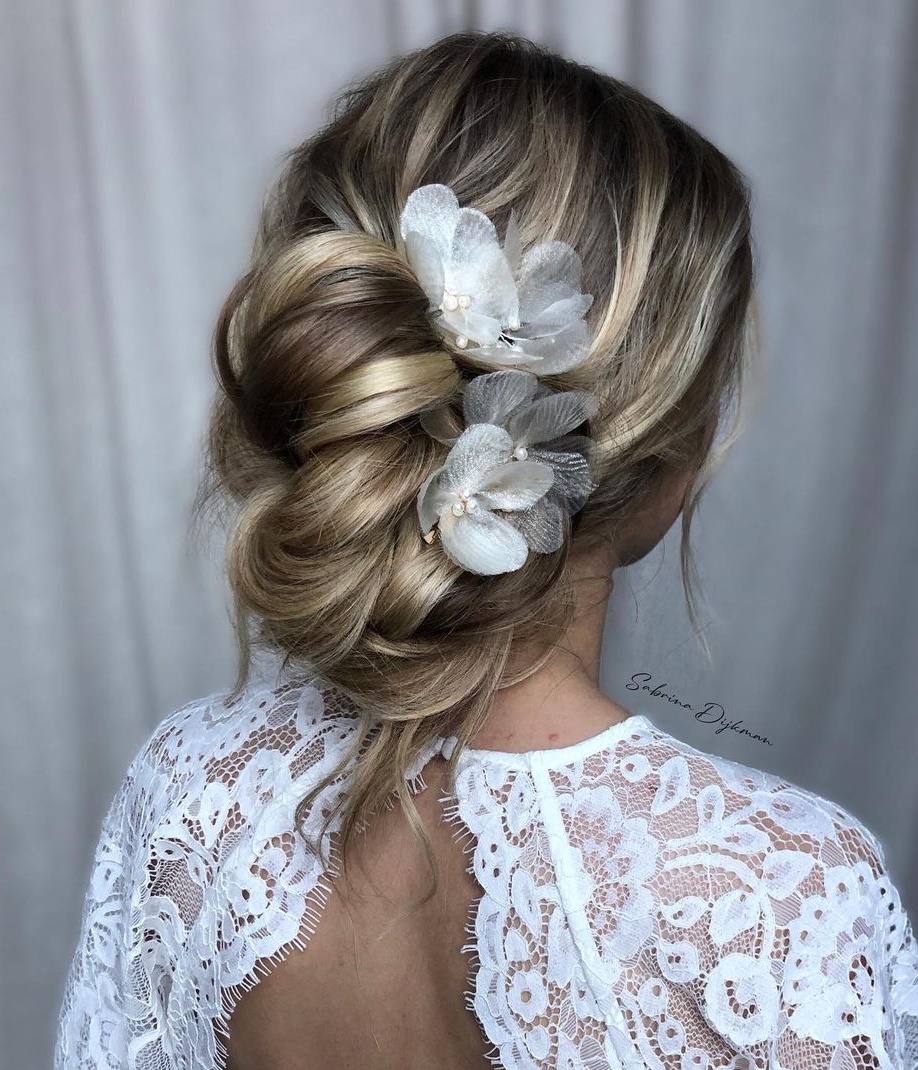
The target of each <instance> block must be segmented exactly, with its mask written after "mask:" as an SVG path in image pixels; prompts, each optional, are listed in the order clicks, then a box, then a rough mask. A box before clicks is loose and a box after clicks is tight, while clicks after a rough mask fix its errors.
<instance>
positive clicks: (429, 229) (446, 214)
mask: <svg viewBox="0 0 918 1070" xmlns="http://www.w3.org/2000/svg"><path fill="white" fill-rule="evenodd" d="M459 212H460V208H459V201H458V199H457V197H456V194H455V193H453V191H452V190H451V189H450V188H449V186H443V185H441V184H439V183H432V184H431V185H429V186H419V187H418V188H417V189H416V190H414V191H413V192H412V193H411V194H410V195H409V197H408V199H407V200H406V201H405V207H404V208H403V209H402V214H401V218H400V219H399V228H400V230H401V234H402V238H403V239H405V241H406V242H407V239H408V235H409V234H411V233H412V232H414V233H416V234H422V235H423V236H424V237H425V238H427V239H429V240H430V241H431V242H432V243H433V245H434V247H435V248H436V249H437V252H438V253H439V254H440V260H441V262H443V263H446V261H447V260H448V259H449V256H450V251H451V249H452V245H453V234H454V233H455V231H456V224H457V223H458V221H459ZM442 296H443V295H442V294H441V295H440V298H442ZM440 298H437V303H438V304H439V301H440Z"/></svg>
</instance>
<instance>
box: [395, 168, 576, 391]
mask: <svg viewBox="0 0 918 1070" xmlns="http://www.w3.org/2000/svg"><path fill="white" fill-rule="evenodd" d="M400 229H401V234H402V239H403V240H404V242H405V253H406V256H407V259H408V262H409V264H410V265H411V267H412V268H413V269H414V273H415V274H416V275H417V277H418V281H419V282H420V284H421V286H422V287H423V289H424V292H425V293H426V294H427V297H428V299H429V301H430V310H431V311H432V312H435V313H436V314H437V315H436V318H435V323H436V325H437V326H438V327H439V328H440V330H441V331H442V333H443V334H444V335H445V336H446V337H447V338H449V339H450V340H451V341H453V342H454V343H455V345H456V346H457V347H458V348H459V349H461V350H466V351H468V355H469V356H470V357H474V359H475V360H476V361H478V362H480V363H482V364H485V365H487V366H489V367H497V368H507V367H521V368H524V369H528V370H530V371H533V372H535V373H537V374H539V375H552V374H556V373H558V372H564V371H568V370H569V369H570V368H573V367H575V366H576V365H577V364H580V363H581V361H583V360H584V359H585V357H586V356H587V353H588V352H589V344H590V336H589V330H588V328H587V324H586V322H585V320H584V319H583V317H584V316H585V315H586V313H587V312H588V311H589V310H590V306H591V305H592V304H593V297H592V295H591V294H585V293H581V292H580V276H581V270H582V267H581V262H580V257H579V256H578V255H577V253H576V252H575V251H574V250H573V249H572V248H571V247H570V246H569V245H567V244H566V243H565V242H561V241H551V242H543V243H542V244H540V245H536V246H533V247H532V248H531V249H529V250H527V252H525V253H523V252H522V251H521V247H520V233H519V227H518V226H517V221H516V214H515V213H514V212H513V211H511V212H510V220H509V223H508V225H507V233H506V235H505V238H504V245H503V248H501V245H500V242H499V241H498V238H497V230H496V229H495V227H494V224H493V223H492V222H491V220H490V219H488V217H487V216H486V215H485V214H484V213H483V212H479V211H478V210H477V209H475V208H460V207H459V201H458V200H457V198H456V195H455V193H453V191H452V190H451V189H450V188H449V186H443V185H439V184H434V185H430V186H420V187H419V188H418V189H416V190H415V191H414V192H413V193H412V194H410V196H409V197H408V200H407V201H406V202H405V208H404V210H403V211H402V215H401V220H400Z"/></svg>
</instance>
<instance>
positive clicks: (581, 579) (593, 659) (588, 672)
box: [471, 435, 710, 752]
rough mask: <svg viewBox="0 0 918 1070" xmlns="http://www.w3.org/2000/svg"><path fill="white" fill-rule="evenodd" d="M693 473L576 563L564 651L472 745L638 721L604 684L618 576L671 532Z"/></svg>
mask: <svg viewBox="0 0 918 1070" xmlns="http://www.w3.org/2000/svg"><path fill="white" fill-rule="evenodd" d="M708 442H710V435H709V436H708ZM692 474H693V473H692V472H679V471H674V470H671V471H669V472H668V473H667V474H665V475H664V476H663V477H661V479H660V482H659V483H658V486H657V493H656V495H655V497H654V498H653V499H652V500H651V502H650V503H649V505H648V507H647V508H646V509H645V510H644V511H643V512H641V513H640V514H639V515H637V516H635V517H633V518H632V520H631V522H630V523H629V524H628V525H627V526H625V527H624V528H623V529H622V530H621V531H620V532H619V534H618V539H617V540H616V542H615V543H614V544H612V543H604V544H602V545H601V546H599V547H597V548H596V549H595V550H592V551H591V552H590V553H589V554H581V555H579V556H577V557H575V558H574V559H573V560H572V567H573V571H574V575H575V585H576V592H577V593H576V598H577V607H578V608H577V612H576V614H575V617H574V620H573V621H572V623H571V626H570V627H569V628H568V630H567V632H566V633H565V635H564V639H563V640H562V642H561V643H559V649H558V650H557V652H556V653H555V655H554V656H553V657H552V658H551V660H550V661H549V662H547V664H546V665H544V666H543V667H542V668H541V669H540V670H539V671H538V672H536V673H535V674H534V675H532V676H530V677H529V678H528V679H526V680H523V681H521V682H520V683H518V684H513V685H511V686H510V687H505V688H501V690H500V691H499V692H498V693H497V695H496V696H495V698H494V700H493V701H492V706H491V710H490V711H489V713H488V718H487V721H486V722H485V724H484V726H483V728H482V729H481V730H479V732H478V733H477V734H476V735H475V737H474V739H473V740H472V743H471V746H473V747H475V748H481V749H485V750H503V751H513V752H519V751H528V750H543V749H548V748H555V747H564V746H567V745H569V744H571V743H576V742H578V741H579V740H582V739H587V738H589V737H590V736H592V735H595V734H596V733H598V732H601V731H602V730H603V729H605V728H608V727H609V726H610V725H613V724H617V723H619V722H621V721H623V720H626V719H627V718H628V717H630V716H631V711H629V710H627V709H626V708H625V707H624V706H621V705H619V704H618V703H617V702H614V701H613V700H612V699H610V698H607V697H606V696H605V695H604V694H603V693H602V692H601V691H600V689H599V683H598V679H599V663H600V658H601V654H602V637H603V629H604V626H605V621H606V612H607V609H608V605H609V599H610V597H611V595H612V591H613V589H614V572H615V570H616V569H618V568H622V567H624V566H625V565H631V564H634V563H635V562H636V561H640V560H641V559H642V558H643V557H646V556H647V554H649V553H650V552H651V550H653V549H654V547H655V546H656V545H657V544H658V543H659V542H660V540H661V539H662V538H663V536H664V535H665V534H666V532H667V531H668V530H669V529H670V527H672V525H673V523H674V522H675V520H676V518H677V517H678V516H679V513H680V512H681V511H682V504H683V501H684V499H685V493H686V490H687V489H688V485H689V482H690V480H691V476H692ZM519 656H520V657H521V658H524V657H526V656H527V652H526V651H520V653H519Z"/></svg>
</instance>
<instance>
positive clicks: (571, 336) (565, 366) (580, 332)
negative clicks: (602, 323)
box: [516, 320, 590, 375]
mask: <svg viewBox="0 0 918 1070" xmlns="http://www.w3.org/2000/svg"><path fill="white" fill-rule="evenodd" d="M516 348H517V350H518V351H520V352H522V353H524V354H526V355H527V356H529V357H537V358H541V359H539V360H538V363H537V364H533V365H532V367H533V369H534V370H536V369H537V371H538V374H539V375H556V374H557V373H558V372H566V371H568V370H569V369H570V368H573V367H576V365H578V364H580V363H582V361H584V360H586V358H587V357H588V356H589V353H590V329H589V327H588V326H587V323H586V320H577V321H576V322H575V323H572V324H571V325H570V326H569V327H565V329H564V330H563V331H561V332H560V333H559V334H556V335H551V336H549V337H548V338H523V339H521V340H520V341H518V342H517V346H516Z"/></svg>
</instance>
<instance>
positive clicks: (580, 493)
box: [529, 449, 596, 514]
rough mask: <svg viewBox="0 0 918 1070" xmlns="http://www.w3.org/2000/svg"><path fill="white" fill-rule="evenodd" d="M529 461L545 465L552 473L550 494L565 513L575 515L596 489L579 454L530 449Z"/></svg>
mask: <svg viewBox="0 0 918 1070" xmlns="http://www.w3.org/2000/svg"><path fill="white" fill-rule="evenodd" d="M529 460H532V461H538V462H539V463H540V464H547V465H549V466H550V467H551V470H552V471H553V472H554V476H555V479H554V482H553V483H552V486H551V489H552V494H553V495H557V496H558V497H559V498H560V499H561V500H562V501H563V503H564V505H565V507H566V508H567V511H568V512H569V513H571V514H573V513H576V512H577V510H578V509H581V508H582V507H583V503H584V502H585V501H586V500H587V498H589V496H590V494H592V492H593V491H594V490H595V489H596V483H595V482H594V480H593V476H592V473H591V472H590V466H589V464H588V463H587V461H586V459H585V458H584V457H583V455H582V454H580V453H562V452H560V451H557V450H540V449H531V450H530V451H529Z"/></svg>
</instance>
